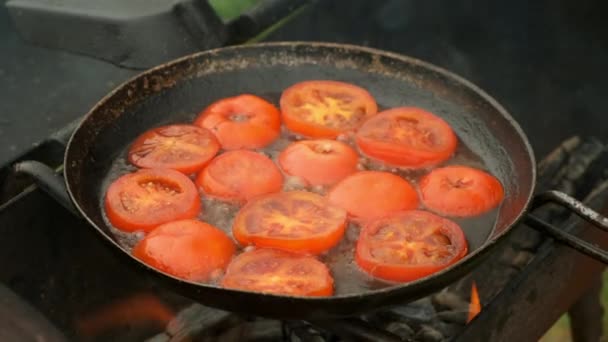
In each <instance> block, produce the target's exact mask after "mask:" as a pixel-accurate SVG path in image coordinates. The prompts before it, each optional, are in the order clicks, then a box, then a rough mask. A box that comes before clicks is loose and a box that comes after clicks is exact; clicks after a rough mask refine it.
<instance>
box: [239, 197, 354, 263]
mask: <svg viewBox="0 0 608 342" xmlns="http://www.w3.org/2000/svg"><path fill="white" fill-rule="evenodd" d="M345 227H346V212H345V211H344V210H343V209H341V208H339V207H337V206H334V205H331V204H329V202H328V201H327V200H326V199H325V198H324V197H322V196H319V195H317V194H314V193H311V192H305V191H290V192H282V193H277V194H271V195H267V196H264V197H261V198H257V199H256V200H254V201H251V202H249V203H248V204H247V205H246V206H245V207H243V208H242V209H241V210H240V211H239V212H238V213H237V216H236V218H235V219H234V224H233V226H232V234H233V236H234V238H235V239H236V240H237V241H238V242H239V243H240V244H241V245H243V246H248V245H255V246H257V247H266V248H276V249H282V250H288V251H291V252H299V253H309V254H319V253H322V252H324V251H327V250H329V249H330V248H332V247H333V246H335V245H336V244H338V242H340V240H341V239H342V236H343V235H344V229H345Z"/></svg>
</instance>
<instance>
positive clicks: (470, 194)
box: [419, 165, 504, 217]
mask: <svg viewBox="0 0 608 342" xmlns="http://www.w3.org/2000/svg"><path fill="white" fill-rule="evenodd" d="M419 186H420V194H421V200H422V203H423V204H424V205H425V206H426V207H427V208H428V209H430V210H432V211H434V212H436V213H438V214H441V215H444V216H456V217H470V216H476V215H480V214H483V213H485V212H487V211H489V210H492V209H494V208H495V207H497V206H498V205H499V204H500V202H501V201H502V200H503V198H504V190H503V187H502V184H500V182H499V181H498V179H496V178H495V177H494V176H492V175H491V174H489V173H487V172H484V171H481V170H478V169H474V168H472V167H468V166H457V165H455V166H447V167H442V168H439V169H435V170H433V171H431V173H429V174H428V175H426V176H424V177H422V179H421V180H420V182H419Z"/></svg>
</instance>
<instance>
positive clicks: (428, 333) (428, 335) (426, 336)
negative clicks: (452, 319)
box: [415, 325, 443, 342]
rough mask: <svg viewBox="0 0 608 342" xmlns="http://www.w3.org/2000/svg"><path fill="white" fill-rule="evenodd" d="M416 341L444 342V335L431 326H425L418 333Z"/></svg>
mask: <svg viewBox="0 0 608 342" xmlns="http://www.w3.org/2000/svg"><path fill="white" fill-rule="evenodd" d="M415 339H416V340H417V341H422V342H440V341H442V340H443V334H442V333H441V332H440V331H438V330H437V329H435V328H433V327H431V326H428V325H423V326H422V327H421V328H420V330H418V333H416V336H415Z"/></svg>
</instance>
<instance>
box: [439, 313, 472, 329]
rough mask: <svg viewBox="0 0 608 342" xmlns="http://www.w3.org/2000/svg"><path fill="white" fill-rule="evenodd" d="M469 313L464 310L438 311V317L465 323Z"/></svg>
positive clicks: (446, 320)
mask: <svg viewBox="0 0 608 342" xmlns="http://www.w3.org/2000/svg"><path fill="white" fill-rule="evenodd" d="M468 316H469V313H468V312H467V311H462V310H447V311H441V312H438V313H437V318H439V319H441V320H442V321H444V322H448V323H455V324H460V325H464V324H466V323H467V318H468Z"/></svg>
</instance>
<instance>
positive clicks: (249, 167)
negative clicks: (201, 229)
mask: <svg viewBox="0 0 608 342" xmlns="http://www.w3.org/2000/svg"><path fill="white" fill-rule="evenodd" d="M196 184H197V185H198V187H199V188H200V189H202V191H203V192H204V193H205V194H207V195H209V196H211V197H215V198H219V199H221V200H225V201H234V202H244V201H247V200H249V199H251V198H253V197H255V196H259V195H264V194H269V193H273V192H278V191H281V188H282V187H283V175H282V174H281V171H280V170H279V168H278V167H277V166H276V165H274V163H273V162H272V160H270V159H269V158H268V157H266V156H264V155H262V154H259V153H256V152H252V151H247V150H239V151H230V152H226V153H224V154H222V155H220V156H218V157H217V158H215V159H213V160H212V161H211V163H209V165H208V166H207V167H206V168H205V169H203V171H202V172H201V173H199V175H198V177H197V178H196Z"/></svg>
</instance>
